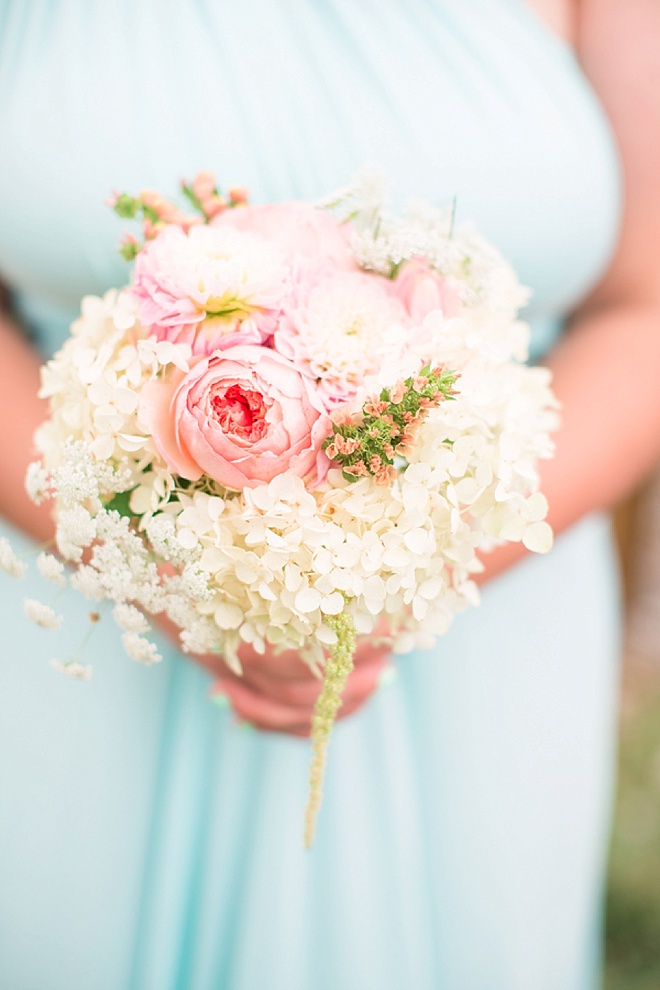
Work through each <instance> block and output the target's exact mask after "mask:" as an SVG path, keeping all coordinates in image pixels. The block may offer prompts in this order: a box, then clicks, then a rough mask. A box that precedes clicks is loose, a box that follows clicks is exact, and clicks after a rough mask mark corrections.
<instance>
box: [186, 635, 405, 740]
mask: <svg viewBox="0 0 660 990" xmlns="http://www.w3.org/2000/svg"><path fill="white" fill-rule="evenodd" d="M389 655H390V648H389V647H387V646H374V645H372V643H371V642H370V641H369V640H362V641H361V642H358V646H357V649H356V651H355V657H354V664H355V666H354V669H353V671H352V672H351V674H350V675H349V677H348V681H347V683H346V688H345V689H344V693H343V703H342V706H341V708H340V710H339V715H338V717H339V718H343V717H344V716H345V715H350V714H351V713H352V712H354V711H357V709H358V708H360V707H361V706H362V705H363V704H364V703H365V702H366V701H367V699H368V698H369V696H370V695H371V694H372V693H373V691H375V689H376V688H377V686H378V682H379V679H380V677H381V675H382V673H383V671H384V669H385V667H386V665H387V661H388V657H389ZM239 657H240V660H241V664H242V666H243V674H242V675H238V674H235V673H233V671H231V670H229V668H228V667H227V665H226V664H225V663H223V662H222V661H220V660H218V658H217V657H202V658H199V662H200V663H202V664H203V666H205V667H207V668H208V669H210V670H211V671H212V672H213V673H215V674H218V680H217V681H216V684H215V688H216V689H217V690H218V691H220V692H222V693H223V694H224V695H226V697H227V698H228V699H229V702H230V704H231V706H232V708H233V709H234V711H235V712H236V714H237V715H238V717H239V718H240V719H242V720H244V721H246V722H249V723H250V724H251V725H254V726H256V727H257V728H258V729H264V730H266V731H270V732H286V733H289V734H290V735H294V736H308V735H309V733H310V729H311V720H312V713H313V711H314V705H315V703H316V699H317V697H318V694H319V692H320V690H321V680H320V679H319V677H317V676H316V675H315V674H313V673H312V671H311V670H310V669H309V667H308V666H307V664H306V663H304V662H303V661H302V660H301V659H300V657H299V655H298V654H297V653H296V652H295V651H293V650H289V651H286V652H284V653H280V654H279V655H277V656H275V655H274V653H273V651H272V650H271V649H268V648H267V649H266V653H265V655H264V656H260V655H259V654H257V653H255V652H254V651H253V650H252V649H250V648H249V647H247V646H245V647H242V648H241V649H240V650H239Z"/></svg>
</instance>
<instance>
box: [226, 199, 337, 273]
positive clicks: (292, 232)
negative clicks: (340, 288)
mask: <svg viewBox="0 0 660 990" xmlns="http://www.w3.org/2000/svg"><path fill="white" fill-rule="evenodd" d="M212 226H214V227H216V226H217V227H227V226H230V227H234V228H236V229H237V230H243V231H246V232H248V233H251V234H259V235H260V236H261V237H265V238H266V239H267V240H268V241H270V242H271V243H273V244H276V245H277V247H278V248H279V249H280V250H281V251H282V252H283V253H285V254H286V255H287V256H289V257H294V256H300V257H302V258H305V260H306V261H308V262H317V261H323V262H324V263H326V264H330V265H332V266H333V267H335V268H341V269H343V270H345V271H355V270H356V269H357V265H356V263H355V259H354V257H353V253H352V251H351V249H350V244H349V239H348V238H349V231H350V228H349V227H348V225H346V224H340V223H339V222H338V221H337V220H336V218H335V217H334V216H333V215H332V214H331V213H329V212H328V211H327V210H322V209H315V208H314V207H313V206H310V205H309V204H308V203H275V204H270V205H267V206H241V207H239V208H237V209H233V210H226V211H225V212H224V213H222V214H221V215H220V216H219V217H217V218H216V219H215V220H213V222H212Z"/></svg>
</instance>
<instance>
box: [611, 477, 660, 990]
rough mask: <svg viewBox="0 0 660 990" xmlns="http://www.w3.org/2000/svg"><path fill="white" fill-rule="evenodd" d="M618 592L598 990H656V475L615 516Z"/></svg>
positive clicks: (659, 488) (659, 967) (659, 820)
mask: <svg viewBox="0 0 660 990" xmlns="http://www.w3.org/2000/svg"><path fill="white" fill-rule="evenodd" d="M616 526H617V535H618V538H619V545H620V548H621V558H622V565H623V579H624V588H625V595H626V606H627V607H626V633H625V639H624V651H623V652H624V657H623V670H622V695H621V711H620V749H619V783H618V792H617V799H616V812H615V819H614V830H613V834H612V842H611V851H610V872H609V883H608V891H607V904H606V931H607V970H606V972H607V976H606V983H605V987H606V990H659V988H660V471H658V472H657V473H656V474H655V475H654V476H653V477H651V479H650V480H649V481H648V482H647V483H646V485H645V486H644V487H643V488H642V489H641V490H640V491H639V492H638V493H636V494H635V496H634V497H633V498H632V499H631V500H630V501H629V502H628V503H626V504H625V505H624V506H622V507H621V508H620V509H619V510H618V512H617V515H616Z"/></svg>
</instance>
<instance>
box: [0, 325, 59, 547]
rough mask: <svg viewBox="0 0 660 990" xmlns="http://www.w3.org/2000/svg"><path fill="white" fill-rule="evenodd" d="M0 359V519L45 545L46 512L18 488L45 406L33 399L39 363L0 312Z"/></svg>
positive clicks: (49, 527) (48, 532)
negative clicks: (0, 425)
mask: <svg viewBox="0 0 660 990" xmlns="http://www.w3.org/2000/svg"><path fill="white" fill-rule="evenodd" d="M0 355H1V356H2V360H0V416H1V422H2V445H1V449H2V470H0V514H2V515H3V516H5V517H6V518H7V519H9V520H10V522H12V523H13V524H14V525H15V526H18V527H19V528H20V529H22V530H24V531H25V532H27V533H29V534H30V535H31V536H33V537H35V539H37V540H38V541H40V542H42V541H47V540H50V539H52V537H53V534H54V525H53V522H52V519H51V514H50V509H49V508H48V506H47V505H44V506H42V507H37V506H35V505H33V503H32V502H31V501H30V500H29V499H28V497H27V495H26V493H25V485H24V479H25V471H26V468H27V466H28V464H29V463H30V462H31V461H33V460H35V458H36V453H35V451H34V445H33V440H32V438H33V436H34V431H35V429H36V428H37V426H39V424H40V423H42V422H43V421H44V419H45V418H46V415H47V408H46V404H45V403H44V402H42V401H41V399H38V398H37V391H38V388H39V365H40V364H41V359H40V357H39V354H38V353H37V352H36V351H35V349H34V348H33V347H32V346H31V345H30V343H29V341H28V340H27V339H26V338H25V336H23V335H22V334H21V333H20V331H19V330H18V328H17V327H16V325H15V324H14V323H13V322H12V321H11V319H10V317H9V316H8V315H7V314H6V313H4V312H0Z"/></svg>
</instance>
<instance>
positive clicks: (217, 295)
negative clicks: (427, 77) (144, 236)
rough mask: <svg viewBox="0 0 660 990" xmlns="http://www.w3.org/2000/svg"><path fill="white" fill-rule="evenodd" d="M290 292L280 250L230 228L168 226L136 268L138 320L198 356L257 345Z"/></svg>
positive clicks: (145, 250) (272, 326) (142, 253)
mask: <svg viewBox="0 0 660 990" xmlns="http://www.w3.org/2000/svg"><path fill="white" fill-rule="evenodd" d="M288 286H289V266H288V265H287V263H286V259H285V257H284V254H283V252H282V251H281V250H280V249H279V247H278V246H276V245H275V244H272V243H269V242H268V241H267V240H266V239H265V238H264V237H262V236H260V235H258V234H253V233H247V232H244V231H241V230H238V229H235V228H234V227H231V226H225V227H222V228H220V227H210V226H206V225H200V226H195V227H192V228H191V229H190V230H189V231H188V232H184V231H183V230H181V228H180V227H177V226H170V227H166V228H165V230H163V231H162V232H161V233H160V234H158V236H157V237H156V238H155V239H154V240H152V241H148V242H147V243H146V245H145V246H144V247H143V249H142V250H141V251H140V252H139V254H138V255H137V258H136V262H135V278H134V282H133V286H132V292H133V294H134V295H136V296H137V297H138V299H140V300H141V307H140V321H141V322H142V323H143V324H144V325H145V326H148V327H150V328H151V332H152V333H153V334H154V336H156V337H158V338H159V339H160V340H171V341H175V342H180V343H189V344H190V345H191V346H192V349H193V353H195V354H210V353H212V352H213V351H214V350H217V349H218V348H226V347H233V346H235V345H236V344H260V343H262V342H263V341H264V340H266V339H267V338H268V337H269V336H270V335H271V334H272V333H273V331H274V329H275V326H276V325H277V320H278V318H279V316H280V313H281V308H282V304H283V301H284V299H285V297H286V295H287V292H288Z"/></svg>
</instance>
